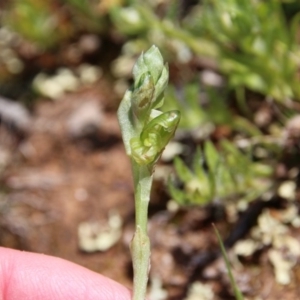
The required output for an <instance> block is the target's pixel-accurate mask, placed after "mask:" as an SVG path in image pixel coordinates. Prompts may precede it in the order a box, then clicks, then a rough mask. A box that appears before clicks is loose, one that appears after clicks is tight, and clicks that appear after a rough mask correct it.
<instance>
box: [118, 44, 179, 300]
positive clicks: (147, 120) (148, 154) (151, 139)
mask: <svg viewBox="0 0 300 300" xmlns="http://www.w3.org/2000/svg"><path fill="white" fill-rule="evenodd" d="M133 77H134V84H133V86H132V87H131V88H130V89H129V90H127V91H126V93H125V96H124V98H123V100H122V102H121V104H120V107H119V110H118V119H119V123H120V127H121V131H122V136H123V142H124V145H125V149H126V153H127V155H128V156H129V157H130V159H131V164H132V171H133V180H134V192H135V210H136V231H135V234H134V237H133V240H132V242H131V246H130V249H131V255H132V260H133V271H134V290H133V299H134V300H144V299H145V297H146V288H147V281H148V272H149V268H150V241H149V237H148V235H147V214H148V204H149V201H150V191H151V186H152V181H153V172H154V167H155V164H156V163H157V161H158V159H159V158H160V156H161V154H162V151H163V150H164V148H165V146H166V145H167V144H168V142H169V141H170V139H171V138H172V137H173V135H174V132H175V130H176V128H177V125H178V123H179V119H180V113H179V111H177V110H172V111H168V112H164V113H163V112H161V111H159V110H158V108H160V107H161V106H162V105H163V102H164V90H165V88H166V86H167V84H168V79H169V72H168V67H167V65H165V64H164V62H163V58H162V55H161V54H160V52H159V50H158V48H157V47H156V46H152V47H151V48H150V49H149V50H148V51H147V52H145V53H142V55H141V56H140V57H139V58H138V60H137V62H136V64H135V66H134V68H133Z"/></svg>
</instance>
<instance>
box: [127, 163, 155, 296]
mask: <svg viewBox="0 0 300 300" xmlns="http://www.w3.org/2000/svg"><path fill="white" fill-rule="evenodd" d="M131 162H132V171H133V180H134V194H135V213H136V216H135V219H136V230H135V234H134V237H133V240H132V242H131V245H130V250H131V255H132V261H133V273H134V276H133V283H134V284H133V288H134V289H133V298H132V299H133V300H144V299H145V296H146V290H147V282H148V273H149V269H150V253H151V252H150V240H149V237H148V235H147V220H148V205H149V201H150V193H151V186H152V181H153V172H152V171H153V168H152V167H151V168H150V167H149V165H145V166H140V165H138V164H137V163H136V162H135V161H134V160H133V159H132V160H131Z"/></svg>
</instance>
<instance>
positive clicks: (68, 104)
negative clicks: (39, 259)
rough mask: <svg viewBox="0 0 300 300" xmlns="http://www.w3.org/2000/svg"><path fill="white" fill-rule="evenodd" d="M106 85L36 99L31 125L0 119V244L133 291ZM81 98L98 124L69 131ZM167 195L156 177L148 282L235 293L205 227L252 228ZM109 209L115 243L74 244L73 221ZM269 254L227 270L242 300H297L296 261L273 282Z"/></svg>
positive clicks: (121, 165) (178, 292)
mask: <svg viewBox="0 0 300 300" xmlns="http://www.w3.org/2000/svg"><path fill="white" fill-rule="evenodd" d="M111 90H112V88H111V85H110V83H109V82H107V81H106V80H105V79H101V80H100V81H99V82H98V83H97V84H96V85H95V86H92V87H90V88H86V89H82V90H80V91H78V92H76V93H73V94H68V95H65V96H64V97H62V98H61V99H59V100H57V101H50V100H47V99H40V100H39V101H37V102H35V104H34V106H33V110H32V115H31V121H32V124H31V126H30V131H28V132H27V133H25V134H22V135H20V134H18V133H16V132H14V131H13V130H12V128H10V127H9V126H5V124H2V125H1V127H0V158H2V157H4V159H2V160H1V159H0V161H1V163H2V164H3V168H2V171H1V175H0V176H1V177H0V180H1V194H0V214H1V218H0V228H1V230H0V244H1V246H4V247H11V248H15V249H21V250H27V251H33V252H38V253H44V254H49V255H54V256H57V257H61V258H65V259H68V260H70V261H73V262H75V263H77V264H80V265H82V266H85V267H87V268H89V269H91V270H93V271H95V272H99V273H102V274H104V275H106V276H108V277H110V278H113V279H114V280H116V281H119V282H120V283H122V284H124V285H126V286H128V287H129V288H130V287H131V286H132V279H131V278H132V270H131V258H130V253H129V243H130V240H131V237H132V234H133V230H134V203H133V186H132V179H131V169H130V164H129V160H128V157H127V156H126V154H125V150H124V147H123V144H122V140H121V135H120V131H119V127H118V123H117V118H116V112H115V107H116V105H115V103H117V102H118V101H119V99H117V97H116V96H115V95H114V94H113V93H112V92H111ZM87 103H88V105H92V106H93V107H96V108H97V109H98V113H99V118H100V119H101V122H100V124H98V125H97V124H96V125H95V124H94V125H95V127H93V126H92V127H91V128H90V127H88V129H86V128H83V129H82V128H81V129H82V130H81V129H80V130H81V131H80V130H79V131H76V132H75V134H74V130H73V129H74V128H70V120H71V119H72V116H73V117H74V113H75V112H76V111H78V110H80V109H81V107H82V105H84V104H87ZM79 121H80V120H79ZM92 125H93V124H92ZM84 126H85V125H84ZM84 126H83V127H84ZM168 201H169V196H168V194H167V192H166V188H165V186H164V185H163V184H162V183H161V182H159V181H157V182H155V184H154V190H153V197H152V202H151V205H150V221H149V232H150V238H151V242H152V249H153V250H152V262H151V276H150V277H151V279H152V281H154V279H155V278H156V279H159V280H160V281H161V284H162V288H163V289H166V290H167V291H168V295H169V296H168V298H167V299H170V300H171V299H172V300H180V299H184V298H185V297H186V293H187V291H188V287H189V286H190V284H191V283H192V282H194V281H199V280H200V281H201V282H202V283H204V284H206V285H208V286H209V287H211V288H212V290H213V291H214V293H215V296H214V297H213V298H211V299H234V297H233V296H232V292H231V288H230V284H229V279H228V275H227V273H226V268H225V265H224V261H223V259H222V258H221V256H220V252H219V246H218V242H217V238H216V236H215V233H214V231H213V229H212V226H211V223H213V222H214V223H215V224H216V225H217V227H218V228H219V230H220V233H221V235H222V236H223V237H227V236H228V235H230V232H236V228H237V226H238V227H239V226H240V227H242V226H244V227H245V228H244V229H243V230H242V233H241V234H238V235H237V236H236V237H234V242H235V241H236V240H238V239H240V238H241V237H242V236H245V235H246V236H247V232H248V230H249V229H250V227H251V226H253V225H249V224H248V225H247V224H246V225H242V223H231V224H230V223H228V222H227V221H226V217H225V213H224V210H223V209H222V207H216V206H209V207H202V208H201V207H193V208H185V209H179V210H177V211H175V212H172V211H169V210H168V209H167V202H168ZM262 209H269V210H270V211H271V210H276V209H278V208H276V207H275V208H272V207H267V206H266V207H263V208H262ZM261 211H262V210H260V211H259V212H258V213H257V215H259V214H260V213H261ZM112 212H113V213H116V214H118V215H119V216H120V217H121V219H122V222H123V225H122V236H121V238H120V239H119V240H118V241H117V243H116V244H115V245H113V246H112V247H111V248H110V249H108V250H106V251H96V252H93V253H89V252H86V251H83V250H81V249H80V247H79V241H78V227H79V225H80V224H81V223H82V222H100V223H101V224H102V223H103V224H104V223H106V222H107V220H108V218H109V215H110V214H111V213H112ZM257 215H256V216H253V218H254V219H255V218H257ZM254 221H255V220H254ZM254 223H255V222H254ZM237 224H238V225H237ZM293 235H294V236H295V237H299V236H300V230H297V229H294V231H293ZM234 242H231V245H230V246H232V245H233V244H234ZM267 250H268V247H265V248H263V249H261V251H260V252H259V253H256V254H255V255H254V256H251V258H249V259H247V258H246V259H244V260H242V263H239V264H236V265H235V268H234V275H235V277H236V278H237V282H238V285H239V286H240V287H241V289H242V291H243V292H244V293H245V294H246V295H247V299H285V300H289V299H299V295H300V290H299V285H298V284H297V282H299V280H300V267H299V265H297V264H296V266H295V267H294V268H293V270H292V280H291V283H290V284H288V285H286V286H283V285H279V284H277V283H276V280H275V277H274V272H273V268H272V266H271V264H270V262H269V260H268V257H267V255H266V253H267V252H266V251H267ZM229 254H231V251H230V250H229ZM154 299H156V300H159V299H163V298H159V297H157V298H153V300H154ZM198 299H200V298H198ZM203 299H210V298H203Z"/></svg>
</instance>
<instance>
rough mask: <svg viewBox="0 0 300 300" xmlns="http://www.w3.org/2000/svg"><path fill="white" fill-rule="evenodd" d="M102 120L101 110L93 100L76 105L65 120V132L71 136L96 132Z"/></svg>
mask: <svg viewBox="0 0 300 300" xmlns="http://www.w3.org/2000/svg"><path fill="white" fill-rule="evenodd" d="M102 120H103V114H102V110H101V109H100V107H99V105H98V103H96V102H95V101H88V102H84V103H83V104H81V105H80V106H79V107H77V108H76V109H75V110H74V111H73V113H72V114H71V115H70V117H69V118H68V120H67V132H68V134H69V135H70V136H71V137H72V138H83V137H87V136H90V135H91V134H94V133H97V132H98V130H99V129H100V127H101V124H102Z"/></svg>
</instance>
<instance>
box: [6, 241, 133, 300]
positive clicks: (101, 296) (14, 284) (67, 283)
mask: <svg viewBox="0 0 300 300" xmlns="http://www.w3.org/2000/svg"><path fill="white" fill-rule="evenodd" d="M116 263H117V262H116ZM130 299H131V292H130V291H129V290H128V289H127V288H125V287H124V286H122V285H120V284H119V283H117V282H115V281H113V280H111V279H109V278H107V277H105V276H102V275H99V274H97V273H95V272H92V271H90V270H88V269H86V268H83V267H81V266H79V265H76V264H74V263H71V262H69V261H66V260H64V259H60V258H56V257H51V256H48V255H43V254H35V253H29V252H23V251H18V250H12V249H8V248H2V247H0V300H130Z"/></svg>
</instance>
